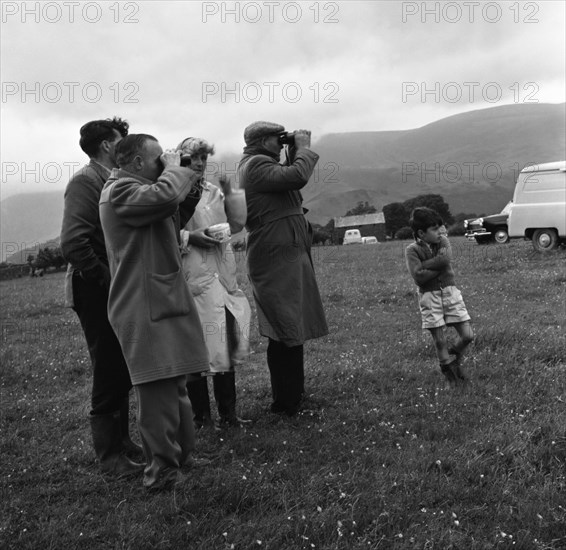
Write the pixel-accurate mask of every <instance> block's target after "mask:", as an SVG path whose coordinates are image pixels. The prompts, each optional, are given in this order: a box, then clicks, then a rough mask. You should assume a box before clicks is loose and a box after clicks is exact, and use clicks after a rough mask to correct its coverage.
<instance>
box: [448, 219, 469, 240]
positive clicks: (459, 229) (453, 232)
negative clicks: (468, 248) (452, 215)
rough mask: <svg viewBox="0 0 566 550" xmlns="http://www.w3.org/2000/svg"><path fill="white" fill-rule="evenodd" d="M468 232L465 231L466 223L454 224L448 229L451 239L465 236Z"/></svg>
mask: <svg viewBox="0 0 566 550" xmlns="http://www.w3.org/2000/svg"><path fill="white" fill-rule="evenodd" d="M465 233H466V230H465V229H464V221H461V222H456V223H453V224H452V225H450V226H449V227H448V235H449V236H450V237H455V236H457V235H464V234H465Z"/></svg>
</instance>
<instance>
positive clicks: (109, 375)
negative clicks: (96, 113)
mask: <svg viewBox="0 0 566 550" xmlns="http://www.w3.org/2000/svg"><path fill="white" fill-rule="evenodd" d="M127 134H128V123H127V122H126V121H124V120H121V119H119V118H113V119H107V120H93V121H91V122H87V123H86V124H85V125H84V126H83V127H82V128H81V129H80V136H81V138H80V142H79V144H80V146H81V149H82V150H83V151H84V152H85V153H86V154H87V155H88V156H89V158H90V162H89V163H88V164H87V165H86V166H84V167H83V168H82V169H81V170H80V171H79V172H77V173H76V174H75V175H74V176H73V177H72V178H71V180H70V181H69V183H68V185H67V189H66V190H65V208H64V212H63V225H62V228H61V251H62V253H63V256H64V257H65V259H66V260H67V261H68V262H69V267H68V270H67V277H66V280H65V303H66V305H67V306H69V307H72V308H73V309H74V311H75V312H76V313H77V315H78V317H79V320H80V322H81V326H82V329H83V332H84V335H85V338H86V342H87V345H88V350H89V354H90V359H91V362H92V394H91V412H90V425H91V430H92V438H93V444H94V450H95V452H96V456H97V458H98V459H99V462H100V466H101V468H102V470H103V471H105V472H107V473H112V474H117V475H130V474H136V473H141V471H142V470H143V465H142V464H137V463H135V462H132V461H131V460H130V459H129V458H128V457H126V455H125V453H126V452H134V453H135V452H137V453H142V449H141V447H140V446H139V445H136V444H134V443H133V442H132V441H131V439H130V436H129V430H128V394H129V391H130V389H131V388H132V382H131V380H130V375H129V373H128V368H127V366H126V362H125V360H124V357H123V355H122V350H121V348H120V344H119V343H118V340H117V338H116V335H115V334H114V331H113V330H112V327H111V326H110V323H109V322H108V313H107V303H108V289H109V284H110V271H109V269H108V257H107V253H106V247H105V244H104V235H103V233H102V226H101V224H100V218H99V214H98V201H99V200H100V193H101V191H102V187H103V186H104V183H105V182H106V180H107V179H108V177H109V176H110V170H111V169H112V168H114V167H116V162H115V156H114V149H115V147H116V145H117V144H118V142H119V141H120V140H121V139H122V138H123V137H125V136H126V135H127Z"/></svg>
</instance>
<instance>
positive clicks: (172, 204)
mask: <svg viewBox="0 0 566 550" xmlns="http://www.w3.org/2000/svg"><path fill="white" fill-rule="evenodd" d="M196 178H197V176H196V175H195V174H194V173H193V172H192V171H191V170H189V169H188V168H183V167H180V166H178V167H168V168H166V169H165V170H164V171H163V173H162V174H161V176H160V177H159V178H158V180H157V181H156V182H152V181H149V180H146V179H144V178H140V177H139V176H136V175H133V174H130V173H128V172H126V171H124V170H120V169H114V170H113V171H112V174H111V175H110V178H109V179H108V181H107V182H106V184H105V186H104V188H103V190H102V194H101V196H100V220H101V222H102V228H103V230H104V237H105V241H106V249H107V252H108V260H109V266H110V273H111V276H112V278H111V282H110V294H109V299H108V317H109V319H110V323H111V325H112V328H113V329H114V331H115V333H116V335H117V337H118V340H119V342H120V345H121V347H122V351H123V353H124V357H125V359H126V363H127V365H128V369H129V371H130V376H131V379H132V383H133V384H134V385H135V384H144V383H147V382H153V381H156V380H160V379H165V378H173V377H176V376H181V375H185V374H189V373H195V372H201V371H205V370H208V354H207V350H206V346H205V344H204V339H203V335H202V328H201V324H200V321H199V317H198V313H197V310H196V307H195V303H194V300H193V298H192V297H191V294H190V292H189V290H188V288H187V285H186V283H185V279H184V277H183V270H182V268H181V253H180V250H179V240H178V236H179V232H178V228H177V227H176V224H175V220H174V218H173V216H175V215H176V214H177V210H178V208H179V206H180V204H181V203H182V202H183V201H184V200H185V199H186V200H185V203H184V206H185V207H186V206H187V201H193V203H194V204H193V205H192V208H193V210H194V207H195V206H196V203H197V201H198V199H193V198H191V197H188V198H186V197H187V194H188V193H189V191H190V190H191V187H192V184H193V183H194V181H195V179H196Z"/></svg>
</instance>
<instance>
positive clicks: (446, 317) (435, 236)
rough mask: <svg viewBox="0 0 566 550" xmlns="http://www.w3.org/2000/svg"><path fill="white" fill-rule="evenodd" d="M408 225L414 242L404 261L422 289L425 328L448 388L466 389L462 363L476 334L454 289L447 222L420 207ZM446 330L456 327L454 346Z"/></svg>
mask: <svg viewBox="0 0 566 550" xmlns="http://www.w3.org/2000/svg"><path fill="white" fill-rule="evenodd" d="M409 223H410V226H411V229H412V230H413V235H414V237H415V242H414V243H412V244H410V245H409V246H408V247H407V249H406V250H405V258H406V262H407V269H408V270H409V273H410V274H411V276H412V277H413V279H414V280H415V283H417V285H418V287H419V306H420V311H421V317H422V327H423V328H426V329H428V330H429V331H430V334H431V336H432V339H433V340H434V345H435V347H436V354H437V356H438V360H439V362H440V370H441V371H442V374H444V376H445V377H446V380H447V382H448V384H449V385H450V386H465V385H466V384H467V382H468V376H467V374H466V372H465V370H464V368H463V366H462V364H461V361H462V357H463V355H464V352H465V351H466V349H467V347H468V346H469V345H470V344H471V342H472V341H473V339H474V333H473V331H472V326H471V324H470V316H469V315H468V311H467V310H466V305H465V304H464V300H463V299H462V293H461V292H460V291H459V290H458V289H457V288H456V286H455V281H454V270H453V269H452V265H451V262H452V248H451V246H450V241H449V240H448V237H446V235H445V230H444V222H443V221H442V218H441V217H440V215H439V214H438V213H437V212H435V211H434V210H432V209H430V208H424V207H421V208H415V209H414V210H413V212H412V213H411V219H410V222H409ZM445 326H453V327H454V328H455V329H456V332H457V333H458V341H457V342H456V344H454V345H453V346H449V345H448V343H447V340H446V334H445Z"/></svg>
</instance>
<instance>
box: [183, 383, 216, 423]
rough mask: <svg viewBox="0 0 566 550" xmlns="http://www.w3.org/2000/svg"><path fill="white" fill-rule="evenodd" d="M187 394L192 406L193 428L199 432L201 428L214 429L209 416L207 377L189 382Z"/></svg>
mask: <svg viewBox="0 0 566 550" xmlns="http://www.w3.org/2000/svg"><path fill="white" fill-rule="evenodd" d="M187 393H188V394H189V399H190V400H191V405H192V406H193V415H194V416H193V421H194V423H195V428H196V429H197V430H200V429H201V428H211V427H214V422H213V421H212V418H211V416H210V399H209V397H208V382H207V377H206V376H202V377H201V378H197V379H196V380H189V381H188V382H187Z"/></svg>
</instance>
